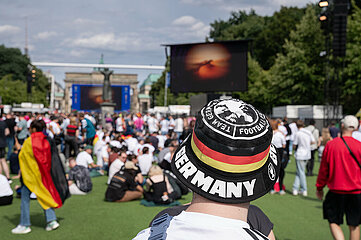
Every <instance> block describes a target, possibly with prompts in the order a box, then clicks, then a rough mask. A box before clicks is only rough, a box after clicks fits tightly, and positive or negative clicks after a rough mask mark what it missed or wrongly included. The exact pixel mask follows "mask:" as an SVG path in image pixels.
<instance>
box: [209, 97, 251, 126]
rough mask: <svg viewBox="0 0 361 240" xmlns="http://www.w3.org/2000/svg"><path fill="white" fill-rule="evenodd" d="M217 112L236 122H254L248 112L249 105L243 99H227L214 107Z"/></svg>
mask: <svg viewBox="0 0 361 240" xmlns="http://www.w3.org/2000/svg"><path fill="white" fill-rule="evenodd" d="M214 112H215V114H217V115H219V116H220V117H223V118H224V119H226V120H228V121H230V122H232V123H235V124H242V123H252V122H253V121H254V119H253V117H252V116H251V115H250V114H249V113H248V107H247V105H246V104H245V103H244V102H243V101H234V100H225V101H222V102H220V103H218V104H217V105H216V106H215V107H214Z"/></svg>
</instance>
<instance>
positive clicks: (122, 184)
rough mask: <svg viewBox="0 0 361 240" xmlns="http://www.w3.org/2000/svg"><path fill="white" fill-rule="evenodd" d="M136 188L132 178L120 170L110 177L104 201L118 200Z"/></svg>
mask: <svg viewBox="0 0 361 240" xmlns="http://www.w3.org/2000/svg"><path fill="white" fill-rule="evenodd" d="M136 187H137V183H136V182H135V181H134V176H133V175H132V174H130V173H129V172H127V171H123V170H120V171H119V172H117V173H116V174H114V176H113V177H112V180H111V181H110V183H109V185H108V188H107V190H106V192H105V200H107V201H109V202H114V201H117V200H120V199H122V198H123V196H124V195H125V192H126V191H128V190H130V191H133V190H135V189H136Z"/></svg>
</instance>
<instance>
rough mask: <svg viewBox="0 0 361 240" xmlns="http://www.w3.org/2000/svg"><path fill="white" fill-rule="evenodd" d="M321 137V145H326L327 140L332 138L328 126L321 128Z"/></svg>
mask: <svg viewBox="0 0 361 240" xmlns="http://www.w3.org/2000/svg"><path fill="white" fill-rule="evenodd" d="M321 137H322V145H326V143H327V142H328V141H330V140H332V137H331V134H330V130H329V129H328V128H322V133H321Z"/></svg>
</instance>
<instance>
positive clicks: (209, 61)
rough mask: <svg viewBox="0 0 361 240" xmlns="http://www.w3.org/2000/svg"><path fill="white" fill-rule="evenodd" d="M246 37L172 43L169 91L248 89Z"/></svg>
mask: <svg viewBox="0 0 361 240" xmlns="http://www.w3.org/2000/svg"><path fill="white" fill-rule="evenodd" d="M247 49H248V41H232V42H216V43H199V44H184V45H172V46H171V64H170V66H171V91H172V92H175V93H177V92H211V91H212V92H213V91H246V90H247Z"/></svg>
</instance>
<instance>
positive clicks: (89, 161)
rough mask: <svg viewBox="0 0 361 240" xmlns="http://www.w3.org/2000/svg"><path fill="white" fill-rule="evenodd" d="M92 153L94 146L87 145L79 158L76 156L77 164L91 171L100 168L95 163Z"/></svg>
mask: <svg viewBox="0 0 361 240" xmlns="http://www.w3.org/2000/svg"><path fill="white" fill-rule="evenodd" d="M92 151H93V146H91V145H86V146H85V147H84V151H82V152H80V153H79V154H78V156H76V164H77V165H79V166H83V167H86V168H89V170H91V169H97V168H99V166H98V165H96V164H95V163H94V160H93V157H92V155H91V154H92Z"/></svg>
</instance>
